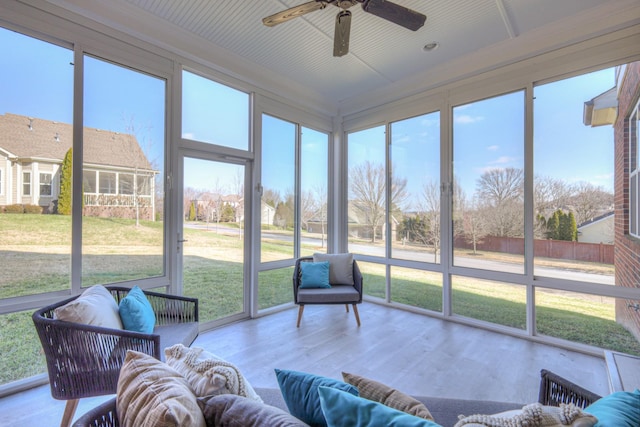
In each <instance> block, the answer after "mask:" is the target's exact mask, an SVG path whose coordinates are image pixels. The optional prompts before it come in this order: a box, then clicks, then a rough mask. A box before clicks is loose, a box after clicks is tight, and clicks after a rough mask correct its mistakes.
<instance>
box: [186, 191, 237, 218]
mask: <svg viewBox="0 0 640 427" xmlns="http://www.w3.org/2000/svg"><path fill="white" fill-rule="evenodd" d="M191 205H193V206H194V207H195V209H196V212H195V214H196V218H197V219H198V221H206V222H218V221H223V220H222V217H223V216H224V212H223V211H224V209H225V208H227V207H231V209H233V215H234V217H233V221H234V222H238V221H241V220H242V218H243V212H242V209H243V207H244V198H243V197H242V196H239V195H237V194H227V195H224V194H219V193H210V192H203V193H201V194H200V195H199V196H198V198H197V199H193V200H191V204H190V205H189V206H187V207H186V209H187V210H186V211H185V218H188V216H189V209H191ZM218 214H220V217H218ZM229 220H230V219H229V218H227V219H226V220H224V221H229Z"/></svg>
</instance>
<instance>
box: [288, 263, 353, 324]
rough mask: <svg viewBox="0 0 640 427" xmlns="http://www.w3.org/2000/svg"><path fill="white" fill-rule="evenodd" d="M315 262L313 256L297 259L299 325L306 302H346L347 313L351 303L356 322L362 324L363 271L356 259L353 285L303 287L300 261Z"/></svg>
mask: <svg viewBox="0 0 640 427" xmlns="http://www.w3.org/2000/svg"><path fill="white" fill-rule="evenodd" d="M303 262H313V257H302V258H298V259H297V260H296V265H295V267H294V270H293V302H294V303H296V304H298V305H299V308H298V322H297V324H296V326H297V327H300V320H302V313H303V312H304V306H305V304H344V305H345V307H346V309H347V313H348V312H349V304H351V306H352V307H353V314H354V315H355V317H356V323H357V324H358V326H360V315H359V314H358V306H357V304H360V303H361V302H362V281H363V279H362V273H361V272H360V268H359V267H358V263H357V262H356V260H353V286H351V285H334V284H333V283H332V284H331V285H332V287H331V288H328V289H301V288H300V283H301V275H302V271H301V268H300V263H303Z"/></svg>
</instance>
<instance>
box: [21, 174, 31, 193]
mask: <svg viewBox="0 0 640 427" xmlns="http://www.w3.org/2000/svg"><path fill="white" fill-rule="evenodd" d="M22 195H23V196H30V195H31V172H22Z"/></svg>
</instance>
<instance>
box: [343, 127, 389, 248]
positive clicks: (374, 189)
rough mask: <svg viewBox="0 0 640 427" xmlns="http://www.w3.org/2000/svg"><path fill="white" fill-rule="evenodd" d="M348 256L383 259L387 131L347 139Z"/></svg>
mask: <svg viewBox="0 0 640 427" xmlns="http://www.w3.org/2000/svg"><path fill="white" fill-rule="evenodd" d="M347 142H348V174H349V176H348V205H347V216H348V218H347V221H348V222H347V226H348V239H349V241H348V244H349V252H353V253H361V254H368V255H376V256H381V257H384V256H385V255H386V254H385V245H384V243H385V240H386V239H385V237H386V236H385V235H386V231H385V230H386V200H387V197H386V184H385V183H386V179H387V178H386V177H387V168H386V160H385V159H386V155H385V127H384V126H378V127H375V128H371V129H366V130H362V131H358V132H352V133H350V134H349V135H348V136H347Z"/></svg>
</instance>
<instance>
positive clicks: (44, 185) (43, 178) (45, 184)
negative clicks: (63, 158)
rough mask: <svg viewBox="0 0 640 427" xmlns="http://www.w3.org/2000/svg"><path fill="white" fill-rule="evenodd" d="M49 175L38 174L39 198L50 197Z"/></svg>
mask: <svg viewBox="0 0 640 427" xmlns="http://www.w3.org/2000/svg"><path fill="white" fill-rule="evenodd" d="M51 195H52V193H51V174H50V173H40V196H51Z"/></svg>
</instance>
